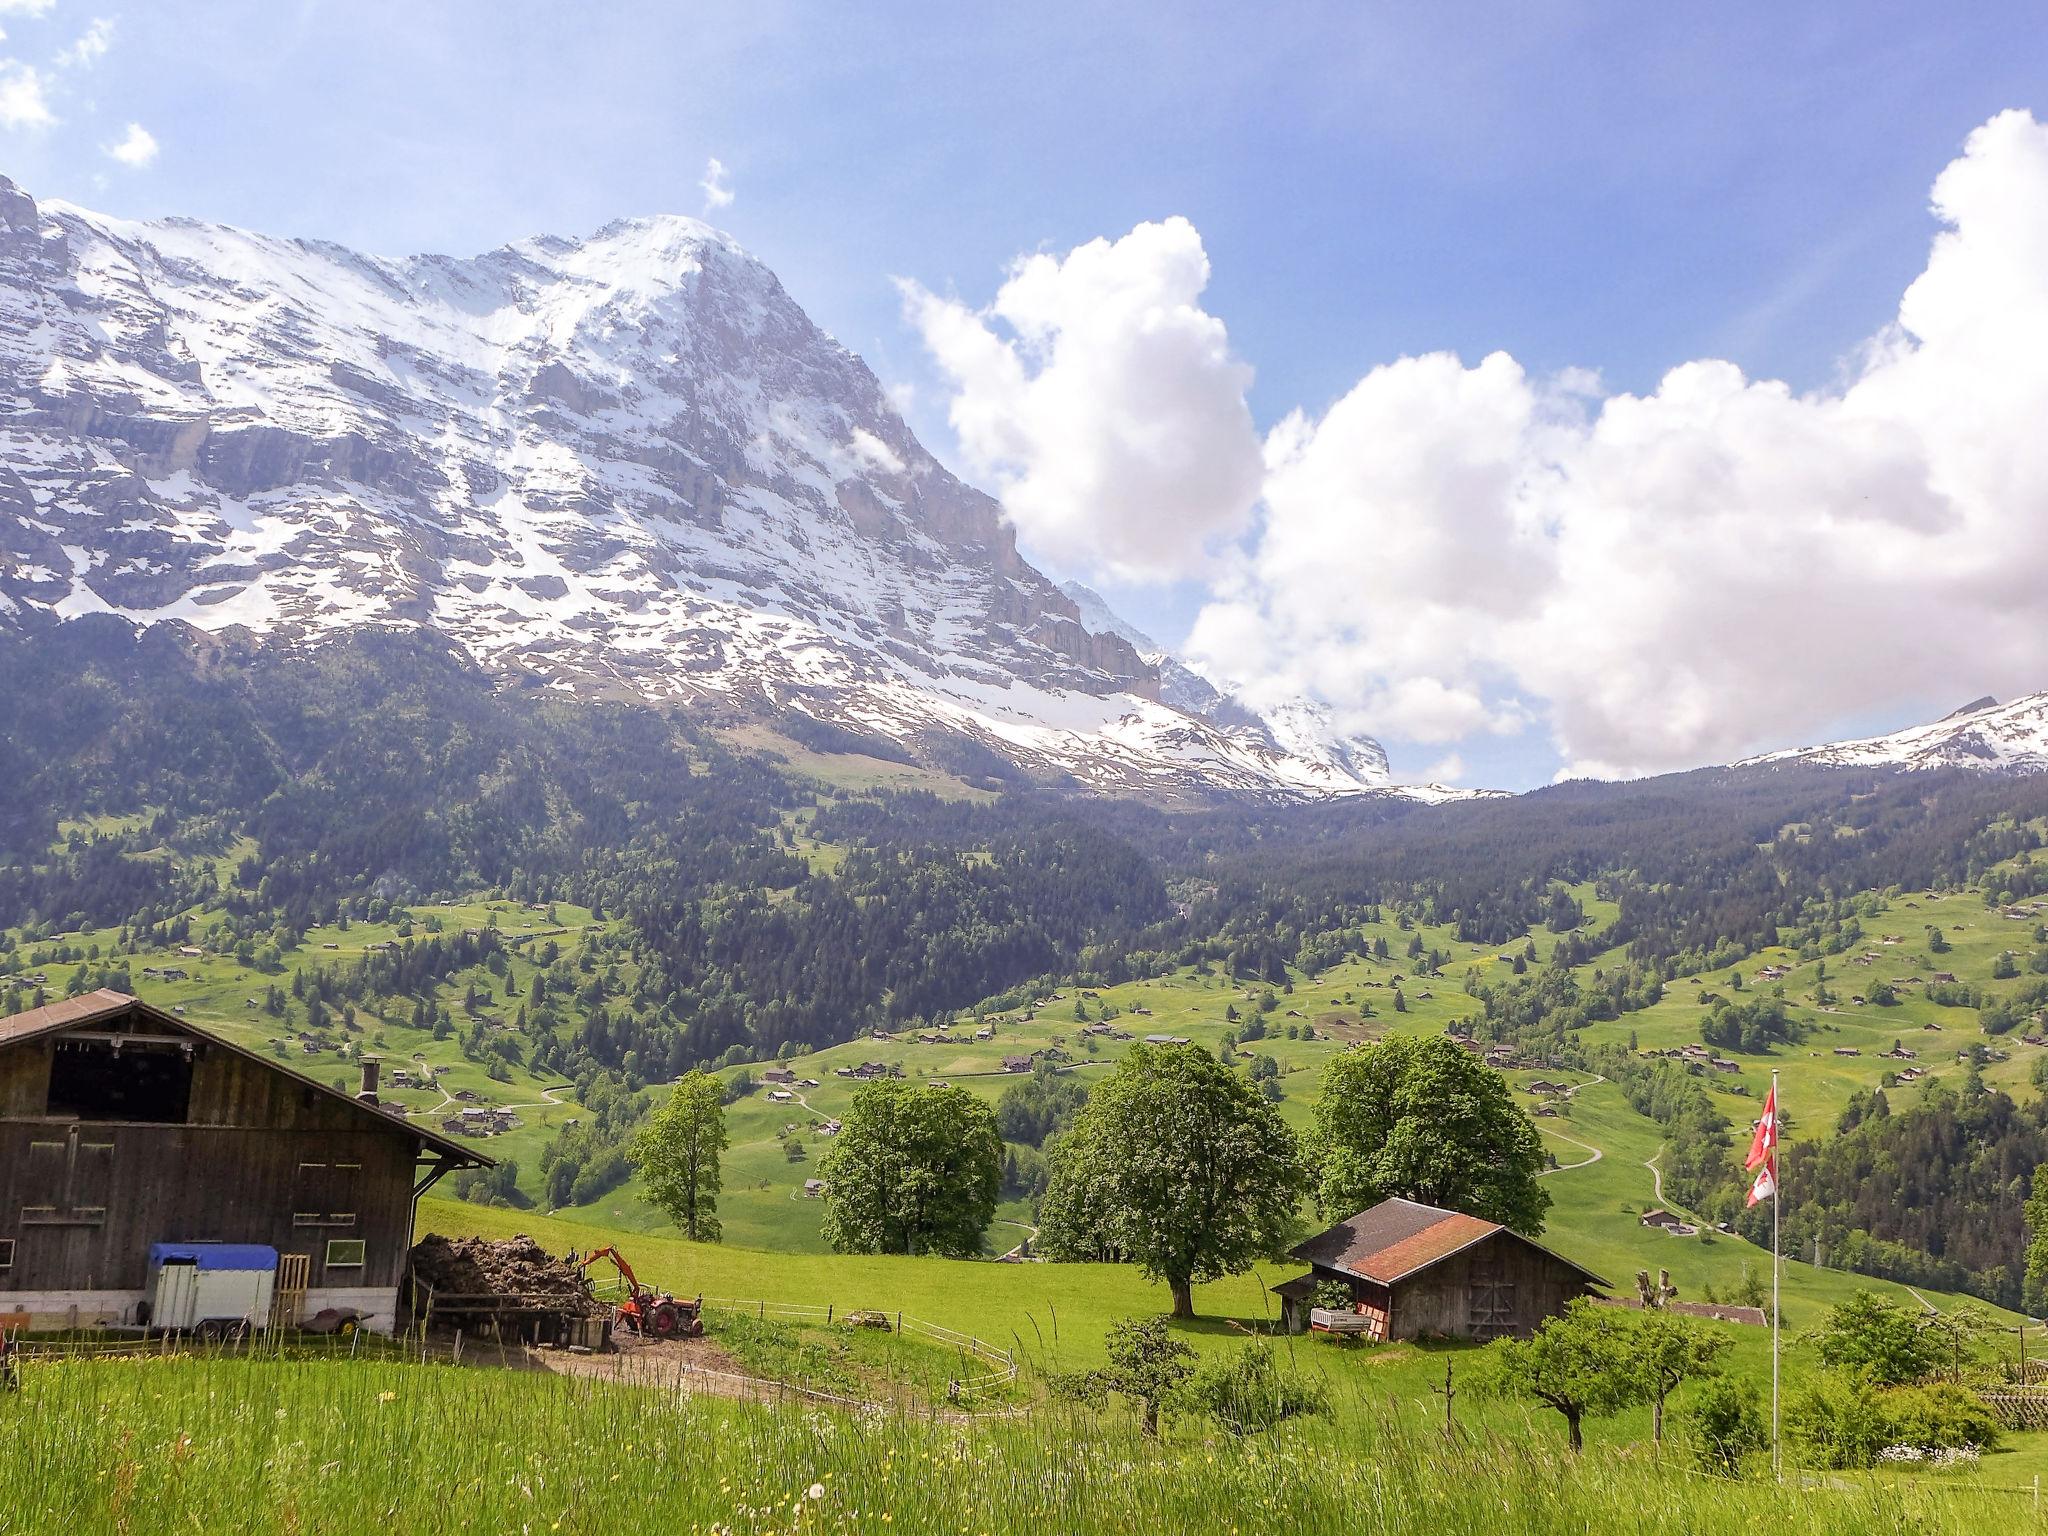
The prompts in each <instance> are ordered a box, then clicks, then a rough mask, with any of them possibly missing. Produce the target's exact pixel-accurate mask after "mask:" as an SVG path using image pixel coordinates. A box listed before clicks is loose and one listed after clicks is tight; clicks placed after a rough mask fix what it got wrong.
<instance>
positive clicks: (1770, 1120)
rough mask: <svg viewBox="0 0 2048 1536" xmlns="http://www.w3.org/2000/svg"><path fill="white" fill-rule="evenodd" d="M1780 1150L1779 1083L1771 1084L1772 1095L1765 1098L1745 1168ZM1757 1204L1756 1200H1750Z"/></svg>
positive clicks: (1751, 1166) (1768, 1157) (1752, 1166)
mask: <svg viewBox="0 0 2048 1536" xmlns="http://www.w3.org/2000/svg"><path fill="white" fill-rule="evenodd" d="M1777 1150H1778V1085H1777V1084H1776V1083H1773V1084H1771V1092H1770V1096H1769V1097H1768V1098H1766V1099H1765V1100H1764V1116H1763V1118H1762V1119H1761V1120H1759V1121H1757V1123H1756V1136H1755V1137H1754V1139H1752V1140H1751V1142H1750V1144H1749V1159H1748V1161H1746V1162H1745V1163H1743V1165H1742V1166H1743V1167H1745V1168H1754V1167H1755V1166H1756V1165H1757V1164H1758V1163H1762V1162H1768V1161H1769V1160H1770V1158H1771V1154H1772V1153H1774V1152H1776V1151H1777ZM1750 1204H1751V1205H1754V1204H1756V1201H1755V1200H1751V1201H1750Z"/></svg>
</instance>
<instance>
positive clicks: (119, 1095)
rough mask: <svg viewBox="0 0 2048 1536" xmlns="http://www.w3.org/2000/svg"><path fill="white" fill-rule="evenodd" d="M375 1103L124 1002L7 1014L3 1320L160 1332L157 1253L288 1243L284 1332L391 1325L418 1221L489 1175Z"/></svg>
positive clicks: (0, 1230) (467, 1155)
mask: <svg viewBox="0 0 2048 1536" xmlns="http://www.w3.org/2000/svg"><path fill="white" fill-rule="evenodd" d="M489 1165H490V1159H488V1158H485V1157H480V1156H478V1155H477V1154H476V1153H474V1152H471V1151H469V1150H468V1149H467V1148H465V1147H463V1146H461V1145H460V1144H458V1143H456V1142H453V1141H450V1140H448V1139H447V1138H446V1137H444V1136H441V1135H438V1134H436V1133H434V1132H432V1131H428V1130H426V1129H424V1128H423V1127H421V1126H418V1125H415V1124H413V1123H411V1122H409V1121H407V1120H405V1119H403V1118H401V1117H399V1116H397V1115H395V1114H394V1113H392V1112H390V1111H389V1110H386V1109H384V1108H382V1107H380V1106H379V1105H378V1103H377V1091H376V1063H375V1062H374V1061H366V1062H365V1063H364V1064H363V1087H362V1091H361V1092H360V1093H358V1094H355V1095H353V1096H351V1095H350V1094H347V1093H343V1092H340V1091H337V1090H336V1089H334V1088H331V1087H329V1086H327V1085H325V1084H322V1083H316V1082H314V1081H312V1080H311V1079H309V1078H305V1077H301V1076H299V1075H298V1074H297V1073H295V1072H291V1071H289V1070H287V1069H286V1068H285V1067H283V1066H282V1065H280V1064H279V1063H277V1062H274V1061H271V1060H268V1059H266V1058H264V1057H263V1056H260V1055H258V1054H256V1053H255V1052H253V1051H251V1050H249V1049H247V1048H246V1047H244V1046H241V1045H237V1044H235V1043H234V1042H233V1041H230V1040H226V1039H223V1038H222V1037H221V1036H219V1035H216V1034H213V1033H211V1032H209V1031H207V1030H204V1029H201V1028H199V1027H198V1026H197V1025H194V1024H192V1023H190V1022H188V1021H187V1020H185V1019H183V1018H179V1017H176V1016H174V1015H172V1014H169V1013H166V1012H164V1011H163V1010H162V1009H159V1008H152V1007H150V1006H149V1005H148V1004H146V1003H143V1002H140V1001H138V1000H137V999H135V998H132V997H129V996H127V995H126V994H125V993H120V992H110V991H102V992H93V993H88V994H87V995H85V996H83V997H75V998H70V999H67V1000H66V1001H64V1002H60V1003H51V1004H50V1005H48V1006H47V1007H43V1008H36V1009H33V1010H31V1011H29V1012H27V1013H20V1014H15V1015H14V1016H12V1017H11V1018H4V1019H0V1325H5V1326H10V1327H30V1328H49V1327H97V1326H106V1325H119V1324H133V1323H137V1322H141V1321H143V1320H144V1319H145V1317H146V1314H147V1310H148V1307H149V1304H150V1295H149V1290H148V1283H149V1281H148V1276H149V1263H150V1251H151V1248H152V1247H153V1246H155V1245H162V1244H167V1243H168V1244H194V1243H234V1244H244V1245H260V1246H262V1247H267V1248H270V1249H274V1250H275V1251H276V1253H277V1254H278V1256H279V1263H278V1269H277V1277H276V1295H277V1310H276V1316H277V1318H278V1320H279V1321H282V1322H285V1323H287V1324H291V1323H297V1322H299V1321H302V1320H304V1319H307V1318H311V1317H314V1316H316V1315H317V1314H318V1313H320V1312H321V1311H322V1310H324V1309H336V1310H346V1311H349V1312H353V1313H355V1314H358V1315H359V1316H360V1318H361V1320H362V1322H363V1323H364V1325H365V1326H368V1327H372V1328H378V1329H384V1330H389V1329H391V1328H392V1327H393V1326H394V1324H395V1320H396V1316H397V1306H398V1287H399V1282H400V1280H401V1278H402V1276H403V1274H404V1269H405V1261H406V1252H407V1250H408V1249H409V1248H410V1247H411V1245H412V1227H413V1216H414V1210H415V1207H416V1206H417V1204H418V1200H419V1197H420V1195H421V1194H423V1193H424V1192H425V1191H426V1190H427V1188H428V1187H429V1186H431V1185H432V1184H433V1183H434V1182H435V1181H436V1180H438V1179H439V1178H440V1177H441V1176H442V1175H444V1174H446V1173H448V1172H449V1171H451V1170H452V1169H455V1168H459V1167H463V1166H476V1167H488V1166H489Z"/></svg>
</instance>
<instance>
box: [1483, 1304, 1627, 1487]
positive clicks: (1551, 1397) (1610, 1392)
mask: <svg viewBox="0 0 2048 1536" xmlns="http://www.w3.org/2000/svg"><path fill="white" fill-rule="evenodd" d="M1634 1358H1635V1329H1634V1328H1633V1327H1632V1326H1631V1319H1630V1318H1629V1317H1628V1315H1627V1314H1626V1313H1624V1312H1620V1311H1617V1310H1616V1309H1614V1308H1612V1307H1602V1306H1599V1305H1597V1304H1595V1303H1594V1302H1591V1301H1589V1300H1587V1299H1586V1298H1584V1297H1580V1298H1578V1299H1577V1300H1575V1301H1572V1302H1570V1303H1568V1304H1567V1305H1566V1307H1565V1310H1564V1313H1563V1315H1562V1316H1559V1317H1553V1318H1551V1319H1550V1321H1548V1322H1547V1323H1545V1324H1544V1325H1543V1326H1542V1327H1541V1328H1538V1329H1537V1330H1536V1332H1535V1333H1534V1334H1533V1335H1532V1336H1531V1337H1529V1338H1526V1339H1500V1340H1498V1341H1496V1342H1495V1343H1493V1344H1490V1345H1488V1346H1487V1349H1486V1367H1487V1369H1486V1371H1485V1373H1484V1374H1483V1375H1482V1376H1481V1378H1480V1390H1482V1391H1483V1392H1487V1393H1489V1394H1492V1395H1497V1396H1507V1397H1527V1398H1533V1399H1535V1400H1536V1401H1537V1402H1539V1403H1546V1404H1548V1405H1549V1406H1550V1407H1552V1408H1555V1409H1556V1410H1557V1411H1558V1412H1559V1413H1560V1414H1562V1415H1564V1422H1565V1429H1566V1431H1567V1432H1568V1433H1569V1435H1570V1438H1571V1447H1572V1449H1573V1451H1582V1450H1584V1449H1585V1446H1586V1442H1585V1435H1584V1432H1583V1429H1582V1425H1583V1422H1584V1420H1586V1419H1587V1418H1589V1417H1591V1418H1600V1417H1604V1416H1605V1415H1607V1414H1610V1413H1617V1412H1619V1411H1620V1410H1621V1409H1623V1408H1627V1407H1630V1406H1632V1405H1633V1404H1636V1403H1640V1402H1642V1401H1644V1399H1645V1397H1646V1396H1647V1390H1646V1386H1647V1384H1646V1383H1645V1382H1644V1381H1643V1379H1642V1378H1641V1376H1640V1375H1638V1374H1637V1372H1636V1371H1634V1370H1633V1369H1631V1367H1632V1365H1633V1363H1634Z"/></svg>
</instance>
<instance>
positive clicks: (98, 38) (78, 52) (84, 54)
mask: <svg viewBox="0 0 2048 1536" xmlns="http://www.w3.org/2000/svg"><path fill="white" fill-rule="evenodd" d="M113 46H114V23H113V19H112V18H111V17H107V16H95V17H94V18H93V19H92V21H91V22H90V23H88V24H87V26H86V29H85V30H84V31H83V32H81V33H80V34H79V36H78V41H77V42H75V43H73V44H72V45H71V46H70V47H69V48H66V49H65V50H64V51H63V52H62V53H60V54H58V55H57V66H58V68H60V69H91V68H92V67H93V65H95V64H97V63H99V61H100V60H101V59H104V58H105V57H106V56H107V50H108V49H110V48H112V47H113Z"/></svg>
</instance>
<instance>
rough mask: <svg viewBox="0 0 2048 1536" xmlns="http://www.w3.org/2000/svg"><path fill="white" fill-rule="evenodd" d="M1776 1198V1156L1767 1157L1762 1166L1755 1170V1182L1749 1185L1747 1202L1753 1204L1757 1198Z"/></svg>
mask: <svg viewBox="0 0 2048 1536" xmlns="http://www.w3.org/2000/svg"><path fill="white" fill-rule="evenodd" d="M1777 1198H1778V1162H1777V1159H1776V1158H1770V1157H1767V1158H1765V1159H1764V1163H1763V1166H1762V1167H1761V1168H1759V1169H1757V1171H1756V1182H1755V1183H1754V1184H1752V1185H1750V1186H1749V1203H1750V1204H1751V1205H1755V1204H1756V1203H1757V1202H1758V1201H1759V1200H1775V1199H1777Z"/></svg>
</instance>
